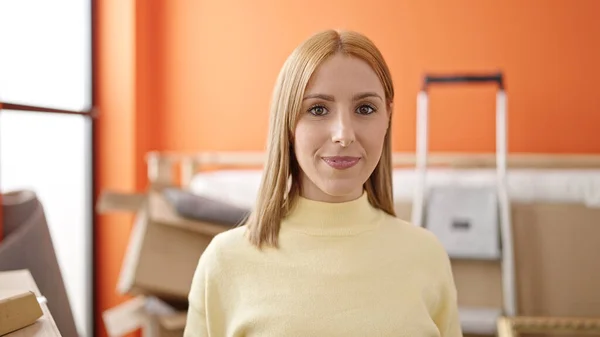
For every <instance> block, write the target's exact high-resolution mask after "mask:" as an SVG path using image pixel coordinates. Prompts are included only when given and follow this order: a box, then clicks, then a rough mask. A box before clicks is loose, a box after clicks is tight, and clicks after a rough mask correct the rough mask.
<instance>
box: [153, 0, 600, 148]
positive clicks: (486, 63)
mask: <svg viewBox="0 0 600 337" xmlns="http://www.w3.org/2000/svg"><path fill="white" fill-rule="evenodd" d="M598 13H600V2H599V1H596V0H581V1H563V0H532V1H519V0H509V1H476V0H460V1H435V4H434V2H431V1H418V0H412V1H397V0H389V1H384V0H371V1H358V0H339V1H321V0H304V1H276V0H272V1H265V0H261V1H234V0H224V1H172V2H169V3H168V7H167V8H165V11H164V12H162V16H163V20H164V21H165V22H164V25H165V26H164V30H165V34H164V36H163V40H162V41H159V43H160V45H161V46H162V56H163V58H162V60H161V61H162V65H161V67H162V69H163V71H164V73H163V75H164V77H163V78H162V80H163V82H162V90H161V92H160V106H161V110H162V111H164V114H167V115H168V118H167V119H165V120H164V125H163V126H162V127H161V132H162V135H163V138H162V143H161V146H162V147H163V148H165V149H169V150H198V149H215V150H217V149H218V150H237V149H243V150H249V149H255V150H256V149H262V148H263V146H264V142H265V139H266V131H267V111H268V103H269V99H270V95H271V90H272V86H273V83H274V81H275V77H276V75H277V72H278V71H279V68H280V67H281V65H282V63H283V61H284V59H285V57H286V56H287V55H288V53H289V52H290V51H291V50H292V48H294V47H295V46H296V44H298V43H299V42H300V41H301V40H302V39H304V38H306V37H307V36H308V35H309V34H312V33H313V32H315V31H318V30H321V29H326V28H329V27H339V28H350V29H356V30H359V31H362V32H364V33H366V34H367V35H368V36H370V37H371V38H372V39H373V40H374V41H375V42H376V43H377V44H378V46H379V47H380V48H381V50H382V52H383V53H384V55H385V57H386V58H387V61H388V63H389V65H390V67H391V69H392V76H393V78H394V81H395V84H396V88H397V99H396V109H395V118H394V124H395V125H394V128H393V132H394V138H395V143H394V144H395V148H396V149H397V150H406V151H411V150H413V149H414V143H415V142H414V138H415V127H414V125H415V111H416V110H415V109H416V107H415V95H416V92H417V90H418V88H419V85H420V78H421V75H422V74H423V73H424V72H425V71H462V70H467V71H478V70H480V71H486V70H495V69H497V68H500V69H502V70H504V71H505V74H506V82H507V93H508V98H509V110H510V131H509V132H510V134H509V140H510V147H509V149H510V150H511V151H518V152H522V151H533V152H600V137H598V136H596V132H597V130H598V125H600V98H599V97H600V96H599V95H598V94H597V91H598V83H599V82H598V80H597V79H598V78H599V77H600V63H599V62H598V60H600V21H599V20H598ZM493 100H494V91H493V89H492V88H489V89H470V90H454V89H453V90H447V89H441V90H435V91H433V92H432V95H431V108H432V110H431V114H432V117H431V146H432V148H433V149H434V150H450V151H452V150H462V151H487V150H493V146H494V137H493V130H494V115H493V109H494V102H493ZM232 121H233V122H232ZM451 123H452V124H453V125H452V128H451V127H450V126H451ZM455 123H456V124H455Z"/></svg>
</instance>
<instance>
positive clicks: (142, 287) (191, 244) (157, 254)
mask: <svg viewBox="0 0 600 337" xmlns="http://www.w3.org/2000/svg"><path fill="white" fill-rule="evenodd" d="M97 211H98V212H99V213H108V212H135V213H136V216H135V223H134V227H133V229H132V232H131V235H130V238H129V243H128V247H127V251H126V254H125V257H124V260H123V264H122V267H121V274H120V276H119V281H118V285H117V292H118V293H119V294H127V295H132V296H133V299H132V300H130V301H127V302H125V303H122V304H121V305H118V306H116V307H114V308H111V309H109V310H107V311H105V312H104V313H103V320H104V324H105V327H106V330H107V333H108V335H109V336H111V337H118V336H123V335H126V334H127V333H129V332H132V331H136V330H138V329H141V330H142V334H143V336H144V337H167V336H168V337H177V336H182V335H183V329H184V327H185V318H186V309H187V296H188V293H189V289H190V285H191V282H192V278H193V275H194V271H195V269H196V266H197V264H198V260H199V258H200V256H201V255H202V253H203V252H204V250H205V248H206V247H207V245H208V244H209V243H210V241H211V240H212V238H213V237H214V236H215V235H217V234H219V233H221V232H223V231H226V230H228V229H231V228H233V227H234V226H236V225H237V224H239V223H240V222H242V221H243V219H244V218H245V217H246V216H247V214H248V211H247V210H244V209H240V208H238V207H236V206H232V205H228V204H225V203H222V202H218V201H215V200H210V199H207V198H204V197H200V196H196V195H193V194H191V193H189V192H186V191H185V190H182V189H179V188H174V187H172V188H170V187H165V188H156V187H155V188H151V189H150V190H149V191H148V192H147V193H144V194H135V193H120V192H111V191H106V192H104V193H103V194H102V195H101V196H100V198H99V200H98V204H97Z"/></svg>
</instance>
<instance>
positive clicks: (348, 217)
mask: <svg viewBox="0 0 600 337" xmlns="http://www.w3.org/2000/svg"><path fill="white" fill-rule="evenodd" d="M382 216H383V212H382V211H380V210H378V209H377V208H375V207H373V206H372V205H371V204H370V203H369V199H368V196H367V193H366V192H363V194H362V195H361V196H360V197H359V198H358V199H355V200H351V201H347V202H341V203H329V202H323V201H315V200H310V199H307V198H304V197H298V198H297V200H296V202H295V205H294V207H293V208H292V210H291V212H290V214H288V216H287V217H285V218H284V220H283V222H282V229H291V230H295V231H299V232H303V233H306V234H310V235H318V236H344V235H355V234H359V233H362V232H365V231H369V230H372V229H375V228H376V227H377V226H378V225H379V222H380V220H381V219H382Z"/></svg>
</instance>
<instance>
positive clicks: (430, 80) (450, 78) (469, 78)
mask: <svg viewBox="0 0 600 337" xmlns="http://www.w3.org/2000/svg"><path fill="white" fill-rule="evenodd" d="M490 82H495V83H497V84H498V89H500V90H504V77H503V75H502V73H496V74H482V75H473V74H457V75H430V74H427V75H425V78H424V80H423V87H422V90H427V88H428V87H429V86H431V85H433V84H466V83H473V84H479V83H490Z"/></svg>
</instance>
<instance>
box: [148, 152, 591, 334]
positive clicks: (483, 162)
mask: <svg viewBox="0 0 600 337" xmlns="http://www.w3.org/2000/svg"><path fill="white" fill-rule="evenodd" d="M146 159H147V165H148V179H149V181H150V185H151V186H152V187H158V188H160V187H164V186H179V187H181V188H186V187H187V186H189V184H190V182H191V181H192V178H193V177H194V175H195V174H196V173H197V172H200V171H203V170H210V169H214V168H217V169H224V168H260V167H262V165H263V163H264V160H265V154H264V152H199V153H172V152H150V153H148V154H147V158H146ZM495 160H496V155H495V153H432V154H430V155H429V157H428V166H432V167H440V166H441V167H451V168H460V169H473V168H494V167H495ZM392 163H393V166H394V167H395V168H401V167H414V166H415V155H414V153H403V152H397V153H394V154H393V159H392ZM507 168H508V169H565V170H569V169H572V170H582V169H596V170H598V169H600V154H599V155H589V154H531V153H518V154H516V153H514V154H510V155H508V158H507ZM402 207H405V209H406V208H408V206H407V205H401V208H402ZM513 212H514V213H515V215H514V217H516V218H517V219H516V221H515V223H516V226H520V227H519V228H520V229H518V230H516V235H517V236H520V239H519V238H517V239H518V240H517V241H518V242H517V243H516V249H519V247H521V249H523V248H522V247H527V246H529V245H530V242H527V240H529V239H528V238H530V237H531V236H533V237H534V238H535V240H534V241H536V242H532V243H531V244H533V245H536V244H537V246H536V247H535V249H538V250H535V249H532V250H531V251H530V252H525V251H521V252H520V254H524V255H520V257H519V258H522V259H523V260H526V261H527V263H529V264H530V265H531V264H532V263H533V264H534V265H535V264H536V263H537V264H539V261H544V260H543V259H560V258H561V257H564V255H557V254H565V252H566V253H568V254H571V251H568V250H567V251H565V248H561V249H557V248H553V250H554V251H548V250H547V249H548V248H547V247H548V246H551V245H552V244H555V243H553V242H555V241H553V240H556V238H563V237H565V234H564V231H565V230H568V229H564V228H565V227H567V226H563V224H564V223H565V222H571V219H573V221H572V223H569V225H573V226H576V229H575V230H580V229H583V231H585V233H584V234H582V235H584V237H585V238H590V239H587V240H595V239H591V238H594V237H596V238H597V237H600V209H596V210H591V209H586V208H585V207H584V206H582V205H570V204H560V203H559V204H533V205H517V207H515V208H514V209H513ZM565 212H568V215H567V216H566V219H568V220H567V221H565V220H564V217H565V216H564V214H565ZM400 213H401V214H403V216H406V213H402V212H400ZM559 217H560V218H561V219H562V220H560V221H558V220H557V221H553V220H552V219H555V218H559ZM595 219H599V220H598V226H590V222H595V221H596V220H595ZM541 222H543V223H542V224H540V223H541ZM594 225H595V224H594ZM513 226H515V225H513ZM561 228H562V229H561ZM596 228H597V229H596ZM546 231H551V232H552V235H553V238H550V239H549V238H548V237H547V236H545V235H546V234H544V235H541V234H540V233H546ZM513 235H515V234H513ZM537 236H540V237H539V238H537ZM541 236H544V237H543V238H542V237H541ZM567 237H568V235H567ZM544 240H545V241H544ZM567 240H571V241H569V242H570V243H567V244H568V245H569V246H571V247H572V246H573V245H577V243H575V242H572V240H573V239H572V238H567ZM539 241H544V242H543V243H540V242H539ZM586 244H587V246H588V247H589V246H590V242H589V241H587V243H586ZM540 247H542V248H540ZM539 249H546V250H544V253H543V254H549V255H543V257H540V256H539V255H540V254H541V253H540V250H539ZM517 254H519V252H517ZM572 254H573V256H574V257H573V258H578V257H577V256H580V255H577V254H581V252H574V253H572ZM548 256H550V257H548ZM536 259H537V260H536ZM539 259H542V260H539ZM532 261H534V262H532ZM582 263H583V264H584V265H582V266H580V268H581V270H586V269H592V271H591V272H592V273H594V275H595V276H594V277H596V276H597V277H600V269H598V268H596V267H594V265H595V264H596V262H593V261H590V259H587V260H586V261H584V262H582ZM454 268H456V269H455V270H456V272H457V275H455V277H457V280H458V281H459V282H461V281H462V282H463V284H464V283H473V282H468V280H470V279H476V280H481V278H482V277H483V278H484V279H485V280H486V282H491V283H494V281H493V276H490V275H492V274H495V275H499V271H498V270H499V268H497V266H492V265H489V264H488V265H486V264H481V265H478V266H472V265H471V266H466V265H463V264H461V263H460V262H458V263H456V264H455V263H454V262H453V269H454ZM561 268H567V269H568V268H574V267H561ZM569 270H571V272H572V269H569ZM522 271H523V270H522ZM538 272H539V275H538V276H537V277H539V278H543V277H546V278H553V277H554V278H558V277H556V275H557V274H556V271H554V272H553V273H550V274H549V275H550V276H548V274H543V273H547V271H544V269H543V268H542V269H540V270H538V271H536V272H535V273H534V272H532V271H527V270H525V272H524V273H523V274H526V275H525V276H521V280H520V282H518V283H517V286H518V287H523V288H524V289H525V290H523V291H529V292H531V282H532V281H527V280H529V279H531V278H532V277H533V278H536V275H537V274H536V273H538ZM517 273H519V271H517ZM566 273H568V272H565V274H566ZM542 274H543V275H542ZM559 274H560V273H559ZM596 274H598V275H596ZM523 279H525V281H523ZM536 279H537V278H536ZM490 280H492V281H490ZM465 281H467V282H465ZM544 282H545V281H544ZM561 282H562V283H561ZM479 283H485V282H481V281H479ZM519 283H520V284H519ZM551 283H552V284H551V286H550V287H551V288H552V290H551V291H550V290H548V291H550V294H553V293H552V291H557V290H558V291H562V292H563V294H562V295H556V296H558V297H557V298H564V296H565V294H564V293H565V292H567V293H568V292H569V291H573V290H572V289H564V288H563V287H562V286H561V284H564V279H561V280H558V281H552V282H551ZM488 286H489V285H487V283H486V286H484V288H485V287H488ZM494 286H495V285H493V284H492V285H491V286H489V288H490V289H491V288H494ZM546 286H548V284H546ZM468 287H472V288H478V287H479V288H481V285H477V284H470V285H469V286H468ZM496 288H498V289H501V287H499V286H497V284H496ZM542 288H543V287H542ZM463 289H464V288H463ZM490 289H482V291H483V292H486V291H489V290H490ZM460 290H462V289H459V291H460ZM578 291H579V292H578V293H577V294H576V295H574V296H578V297H577V298H584V297H585V296H588V294H589V291H590V290H589V287H588V290H585V291H587V293H583V291H584V290H578ZM576 292H577V291H576ZM465 293H467V292H466V291H465V292H463V294H465ZM532 294H533V295H532V296H530V297H531V298H532V299H528V300H526V301H527V303H526V304H525V306H526V307H527V308H528V309H527V310H529V311H530V312H532V311H538V312H540V311H541V312H555V313H556V312H560V313H569V314H571V313H572V312H576V314H575V315H574V316H577V315H579V317H564V315H563V314H555V315H540V316H541V317H537V316H528V315H527V314H525V315H524V316H517V317H501V318H500V319H499V320H498V322H497V328H498V331H497V332H498V336H499V337H516V336H519V334H520V333H532V332H533V333H535V332H542V333H550V334H552V333H564V332H570V333H583V334H586V333H587V334H589V333H593V332H596V333H598V332H600V305H597V304H594V303H596V302H594V301H596V300H593V301H588V302H587V304H586V305H585V308H583V309H581V310H580V308H579V307H577V306H573V303H572V302H567V303H566V304H565V306H564V307H563V304H557V303H558V301H559V300H556V301H554V300H552V301H544V300H540V298H544V297H546V296H549V295H547V293H544V294H541V295H540V294H539V293H537V292H536V291H533V292H532ZM519 296H520V295H519ZM561 296H562V297H561ZM566 296H570V295H566ZM465 297H466V299H464V300H465V302H470V301H472V300H474V299H475V297H477V296H476V295H474V294H466V295H465ZM592 297H594V299H597V300H598V301H600V296H595V295H594V296H592ZM498 300H499V299H498V298H494V296H491V297H490V299H489V302H497V301H498ZM486 301H488V300H486ZM536 301H540V303H542V304H539V303H538V302H536ZM561 303H562V302H561ZM599 303H600V302H599ZM540 305H545V306H547V307H542V308H540V307H539V306H540ZM588 315H589V316H591V317H588ZM595 316H598V318H594V317H595Z"/></svg>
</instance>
